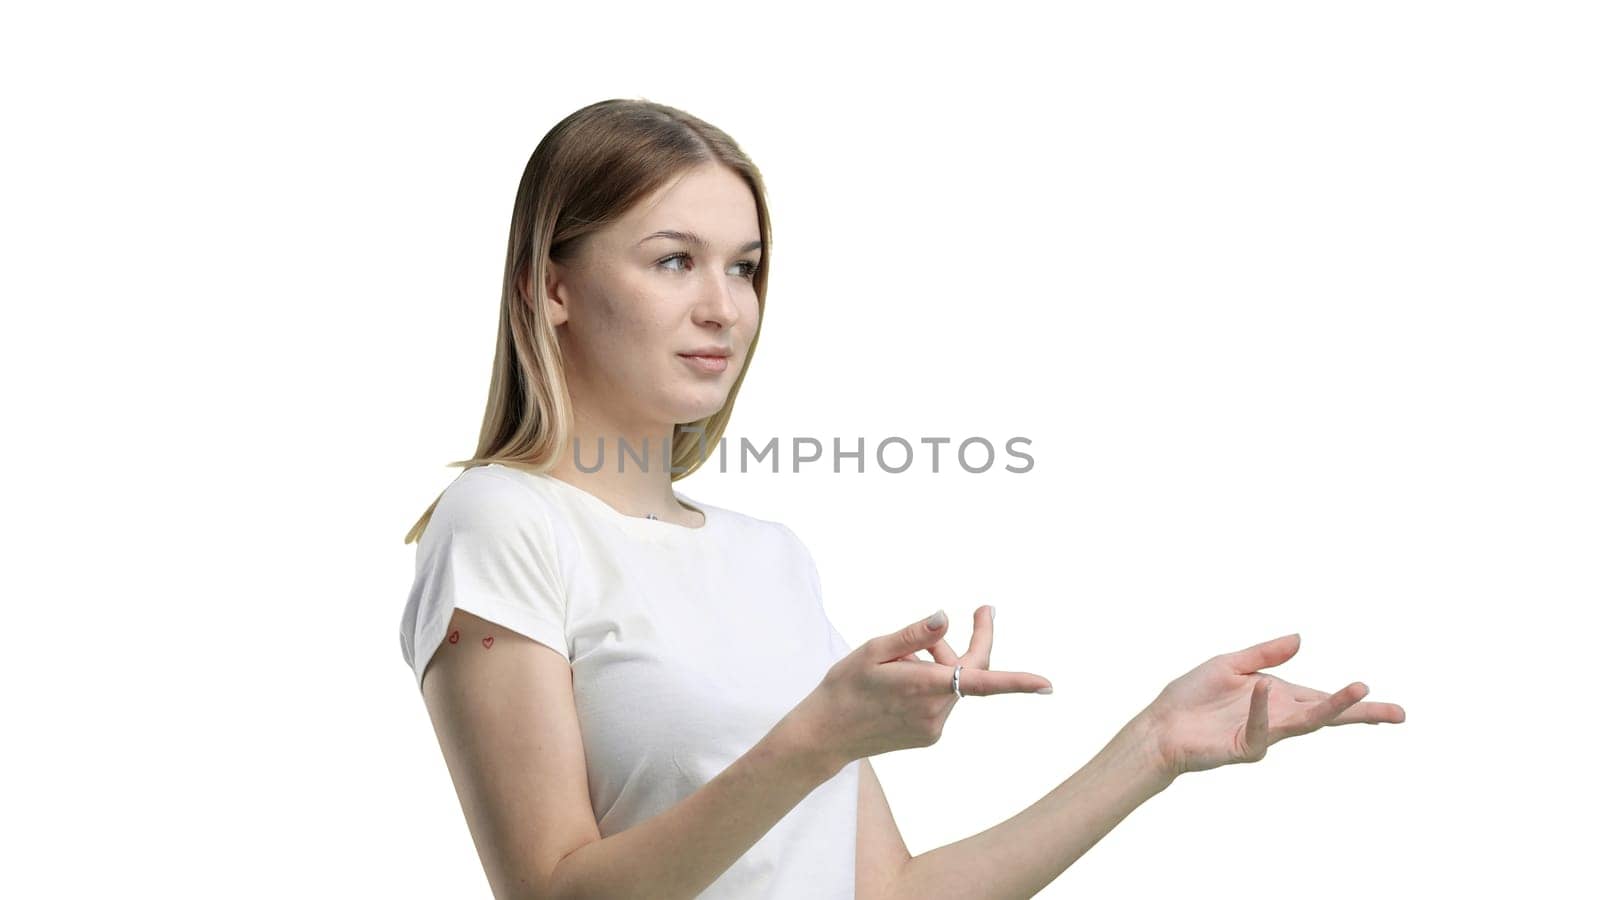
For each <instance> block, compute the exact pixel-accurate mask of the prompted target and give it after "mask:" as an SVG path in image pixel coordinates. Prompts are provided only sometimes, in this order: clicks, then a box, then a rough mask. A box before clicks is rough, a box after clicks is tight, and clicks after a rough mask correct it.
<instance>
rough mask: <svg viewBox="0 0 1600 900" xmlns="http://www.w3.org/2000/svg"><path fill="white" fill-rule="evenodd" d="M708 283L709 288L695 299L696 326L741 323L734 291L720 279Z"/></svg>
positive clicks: (726, 326) (728, 325) (712, 279)
mask: <svg viewBox="0 0 1600 900" xmlns="http://www.w3.org/2000/svg"><path fill="white" fill-rule="evenodd" d="M707 282H708V284H707V287H706V288H705V289H704V290H702V291H701V292H700V295H699V296H698V297H697V298H695V301H696V302H695V305H694V321H695V324H697V325H720V326H721V327H723V328H728V327H730V326H732V325H733V323H735V322H737V321H739V306H738V304H736V303H735V302H734V299H733V289H732V288H730V287H729V286H728V285H727V283H726V282H724V281H723V280H722V279H720V278H711V279H707Z"/></svg>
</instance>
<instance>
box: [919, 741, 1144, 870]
mask: <svg viewBox="0 0 1600 900" xmlns="http://www.w3.org/2000/svg"><path fill="white" fill-rule="evenodd" d="M1172 781H1173V776H1170V775H1168V774H1167V771H1166V769H1165V767H1164V765H1163V763H1162V762H1161V759H1160V756H1159V753H1158V751H1157V747H1156V744H1155V739H1154V735H1153V734H1152V733H1151V730H1150V727H1149V724H1148V720H1147V719H1146V717H1145V716H1144V715H1143V714H1140V715H1139V716H1135V717H1134V718H1133V719H1132V720H1131V721H1129V722H1128V724H1127V725H1124V726H1123V727H1122V730H1121V731H1119V732H1117V735H1116V737H1114V738H1112V739H1111V742H1110V743H1108V744H1106V746H1105V747H1104V748H1103V749H1102V750H1101V751H1100V752H1099V753H1097V754H1096V755H1095V757H1094V758H1093V759H1091V760H1089V762H1088V763H1086V764H1085V765H1084V767H1083V768H1081V769H1079V770H1078V771H1077V772H1075V773H1073V775H1072V777H1071V778H1068V779H1067V780H1066V781H1064V782H1062V783H1061V784H1060V786H1058V787H1057V788H1056V789H1055V790H1053V791H1051V792H1050V793H1048V794H1046V795H1045V796H1044V797H1043V799H1041V800H1039V802H1037V803H1035V804H1033V805H1032V806H1030V807H1028V808H1027V809H1025V810H1023V811H1022V812H1020V813H1018V814H1016V815H1015V816H1012V817H1011V818H1010V819H1007V820H1006V821H1004V822H1001V823H1000V824H999V825H996V826H994V827H993V828H990V829H989V830H987V831H982V832H979V833H978V834H975V835H973V836H972V837H969V838H966V839H965V840H961V841H957V842H956V843H954V844H946V845H945V846H943V847H940V848H938V849H936V850H930V851H928V852H927V853H922V854H919V855H917V856H914V857H912V858H911V860H910V861H909V862H907V863H906V864H905V867H904V868H903V869H901V874H900V878H899V879H898V881H897V882H896V883H895V886H894V889H893V892H892V893H891V895H890V896H891V898H892V900H926V898H928V897H963V898H968V900H1002V898H1007V900H1009V898H1012V897H1017V898H1022V897H1033V896H1035V895H1037V894H1038V893H1039V892H1040V891H1042V890H1044V888H1045V885H1048V884H1049V883H1050V882H1052V881H1054V880H1055V878H1056V876H1058V875H1060V874H1061V873H1062V872H1063V871H1065V870H1066V868H1067V867H1068V866H1070V865H1072V864H1073V863H1074V862H1076V861H1077V860H1078V857H1080V856H1082V855H1083V854H1085V853H1087V852H1088V851H1089V848H1090V847H1093V846H1094V845H1095V844H1096V843H1097V842H1098V841H1099V840H1100V839H1101V838H1102V837H1105V836H1106V834H1107V832H1109V831H1111V829H1113V828H1115V827H1116V826H1117V824H1118V823H1119V822H1121V821H1122V820H1123V819H1124V818H1127V816H1128V814H1129V813H1131V812H1133V811H1134V809H1136V808H1138V806H1139V805H1140V804H1141V803H1143V802H1144V801H1146V800H1148V799H1150V798H1151V797H1154V796H1155V795H1156V794H1159V793H1161V791H1163V790H1165V789H1166V787H1167V785H1169V784H1171V783H1172Z"/></svg>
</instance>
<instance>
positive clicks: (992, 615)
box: [989, 603, 994, 622]
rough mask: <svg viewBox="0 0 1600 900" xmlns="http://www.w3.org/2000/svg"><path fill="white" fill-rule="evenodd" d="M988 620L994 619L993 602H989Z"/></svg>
mask: <svg viewBox="0 0 1600 900" xmlns="http://www.w3.org/2000/svg"><path fill="white" fill-rule="evenodd" d="M989 621H991V622H993V621H994V604H993V603H991V604H989Z"/></svg>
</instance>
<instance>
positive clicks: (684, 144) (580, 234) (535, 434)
mask: <svg viewBox="0 0 1600 900" xmlns="http://www.w3.org/2000/svg"><path fill="white" fill-rule="evenodd" d="M706 163H718V164H721V165H723V166H726V167H727V168H729V169H731V170H733V171H734V172H735V173H737V174H738V175H739V176H740V177H742V178H743V179H744V180H745V182H746V183H747V184H749V185H750V192H751V194H753V195H754V198H755V205H756V221H757V225H758V227H759V228H760V231H761V264H760V266H758V267H757V269H756V272H755V277H754V282H755V290H756V300H757V309H758V311H761V312H764V311H765V309H766V298H767V272H768V270H769V268H770V265H771V263H770V260H771V245H772V227H771V224H770V220H769V218H768V214H767V200H766V186H765V184H764V183H763V182H762V179H761V173H760V171H759V170H757V169H756V166H755V164H754V163H752V162H751V161H750V159H749V157H747V156H745V154H744V151H742V150H740V149H739V145H738V144H737V143H735V142H734V140H733V138H731V137H729V136H728V135H727V134H725V133H724V132H723V131H722V130H721V129H718V128H716V127H714V126H712V125H710V124H708V123H706V122H704V121H702V120H700V119H698V118H696V117H694V116H692V115H690V114H688V113H686V112H684V111H682V110H679V109H674V108H673V107H670V106H665V105H662V104H660V103H653V102H650V101H648V100H640V99H615V100H602V101H600V102H599V103H593V104H590V105H589V106H585V107H584V108H582V109H580V110H578V111H577V112H574V113H572V114H571V115H569V116H567V117H566V118H565V119H562V120H561V121H560V122H558V123H556V126H555V127H554V128H552V129H550V131H549V133H548V134H546V135H545V136H544V139H543V140H541V141H540V142H539V146H538V147H536V148H534V151H533V156H532V157H530V158H529V159H528V165H527V167H526V168H525V169H523V172H522V182H521V183H520V184H519V185H518V186H517V198H516V202H515V203H514V204H513V206H512V211H511V237H510V244H509V246H508V247H507V250H506V268H505V279H504V281H503V283H502V285H501V290H500V329H499V334H498V335H497V336H496V338H495V351H494V367H493V372H492V374H491V376H490V380H489V400H488V405H487V406H486V407H485V409H484V413H483V427H482V428H481V429H480V430H479V432H478V448H477V450H476V451H475V452H474V453H473V456H472V458H471V459H465V460H457V461H455V462H451V463H449V465H451V466H460V467H462V468H463V469H469V468H474V467H476V466H482V465H487V464H489V463H491V462H495V463H500V464H502V465H506V466H512V467H515V468H522V469H527V470H529V471H533V472H543V471H548V470H549V469H550V468H551V467H553V466H554V465H555V463H556V461H557V458H558V455H559V451H560V448H561V447H563V446H565V445H566V444H567V443H568V442H569V440H570V437H569V435H570V432H571V428H572V421H573V418H572V401H571V397H570V395H569V394H568V392H567V382H566V375H565V372H564V370H563V366H562V360H561V351H560V345H559V344H558V343H557V341H556V334H555V326H554V325H552V324H550V319H549V315H548V312H547V311H546V309H545V304H544V303H543V302H542V301H543V297H544V285H545V271H546V260H549V259H554V260H558V261H559V260H565V259H568V258H570V257H572V256H574V255H576V253H577V252H578V249H579V246H580V243H581V242H582V240H583V239H584V238H585V237H586V236H587V235H589V234H590V233H591V232H594V231H596V230H598V229H600V228H603V227H604V226H605V225H606V224H608V223H609V222H611V221H613V220H615V219H616V218H618V217H620V216H622V215H623V214H624V213H626V212H627V211H628V210H629V209H630V208H632V206H633V205H634V204H635V203H637V202H638V201H640V200H642V199H644V198H645V197H647V196H649V195H650V194H651V193H652V192H654V191H655V190H657V189H658V188H660V187H662V186H663V185H665V184H666V183H667V182H669V181H671V180H672V179H673V178H676V177H677V176H679V175H680V174H681V173H683V172H684V171H685V170H686V169H690V168H693V167H696V166H699V165H703V164H706ZM761 318H763V316H761V315H759V313H758V316H757V324H756V333H755V335H754V336H752V337H751V339H750V348H749V351H748V352H747V354H746V356H745V366H744V368H743V369H742V370H741V371H740V372H739V376H738V378H737V379H735V380H734V382H733V387H732V389H730V390H729V391H728V401H727V402H726V403H724V404H723V406H722V408H721V409H719V410H717V411H716V412H714V413H712V414H711V415H709V416H707V417H706V418H704V419H700V420H699V421H696V422H687V423H680V424H678V425H676V426H674V428H673V436H672V466H673V468H674V469H678V468H682V469H683V471H681V472H674V473H673V474H672V479H673V480H674V481H676V480H679V479H681V478H685V477H687V476H688V475H690V474H691V473H693V472H694V471H695V470H696V469H698V468H699V467H700V465H701V463H703V462H704V461H705V458H706V457H705V448H708V447H713V446H715V445H716V444H717V442H718V441H719V440H721V438H722V433H723V431H724V429H726V428H727V425H728V418H729V416H730V415H732V413H733V401H734V398H735V397H737V396H738V394H739V386H740V385H741V384H743V383H744V376H745V372H747V371H749V368H750V365H749V360H750V358H751V357H753V356H754V355H755V349H756V342H757V339H758V338H759V337H760V335H761V326H760V319H761ZM439 496H440V497H443V496H444V493H443V491H441V492H440V495H439ZM438 505H439V498H438V497H436V498H434V501H433V502H432V503H430V504H429V505H428V509H427V510H426V511H425V512H424V513H423V514H422V518H420V519H418V520H417V523H416V524H415V525H413V526H411V530H410V531H409V532H407V533H406V537H405V543H407V544H409V543H411V542H412V541H415V540H417V539H418V538H420V537H421V535H422V532H423V530H424V529H426V528H427V527H428V520H429V519H431V518H432V517H433V510H434V508H435V507H436V506H438Z"/></svg>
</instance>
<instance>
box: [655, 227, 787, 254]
mask: <svg viewBox="0 0 1600 900" xmlns="http://www.w3.org/2000/svg"><path fill="white" fill-rule="evenodd" d="M654 238H667V239H669V240H674V241H683V242H684V243H685V244H690V245H692V246H695V247H702V248H704V247H708V246H710V244H709V243H707V241H706V239H705V238H703V237H701V236H700V235H698V234H695V233H694V232H692V231H673V230H672V229H670V228H669V229H666V230H663V231H656V232H651V233H650V234H647V235H645V237H644V240H641V241H640V242H639V243H641V244H643V243H644V242H645V241H648V240H652V239H654ZM760 249H761V242H760V241H750V242H749V243H747V244H745V245H744V246H742V247H740V248H739V249H737V250H735V251H734V252H735V253H749V252H750V251H752V250H760Z"/></svg>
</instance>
